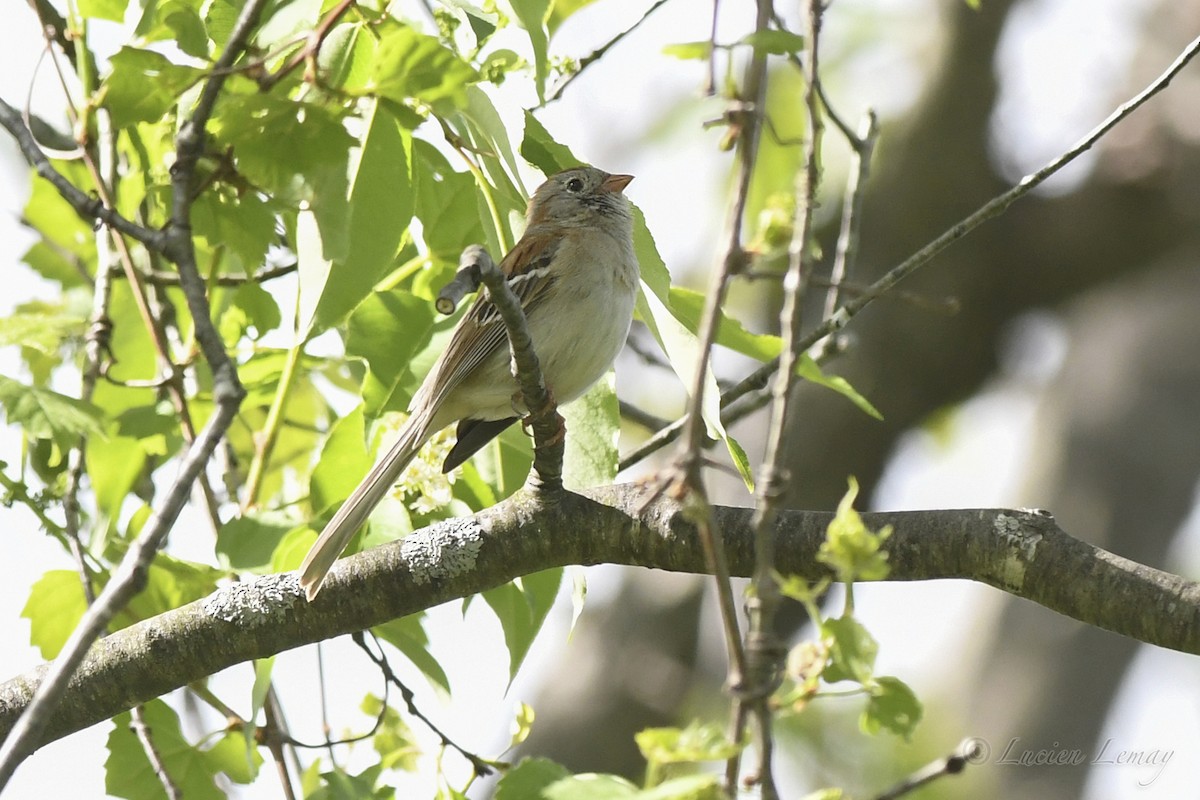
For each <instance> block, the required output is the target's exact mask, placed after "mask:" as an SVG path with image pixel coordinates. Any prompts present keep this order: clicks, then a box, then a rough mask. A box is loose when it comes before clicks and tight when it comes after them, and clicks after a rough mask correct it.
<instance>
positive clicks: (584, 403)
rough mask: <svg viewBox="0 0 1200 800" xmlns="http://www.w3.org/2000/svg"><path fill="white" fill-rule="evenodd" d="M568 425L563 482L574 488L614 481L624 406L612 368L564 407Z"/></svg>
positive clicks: (564, 417) (579, 488)
mask: <svg viewBox="0 0 1200 800" xmlns="http://www.w3.org/2000/svg"><path fill="white" fill-rule="evenodd" d="M561 412H562V415H563V419H564V420H566V425H567V431H568V433H567V441H566V454H565V455H564V457H563V484H564V485H565V486H566V487H567V488H568V489H571V490H572V491H579V490H581V489H590V488H592V487H593V486H603V485H605V484H609V483H612V482H613V480H614V479H615V478H616V477H617V462H618V461H619V454H618V453H617V439H618V438H619V437H620V433H621V410H620V407H619V403H618V402H617V390H616V380H615V379H614V376H613V373H612V370H609V371H608V373H607V374H605V376H604V377H602V378H601V379H600V380H599V381H597V382H596V384H595V385H594V386H592V388H591V389H589V390H588V391H587V393H585V394H584V395H583V397H580V398H579V399H578V400H575V401H574V402H571V403H568V404H567V405H565V406H563V407H562V409H561Z"/></svg>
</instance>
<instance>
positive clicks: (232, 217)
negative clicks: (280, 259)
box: [192, 191, 275, 288]
mask: <svg viewBox="0 0 1200 800" xmlns="http://www.w3.org/2000/svg"><path fill="white" fill-rule="evenodd" d="M192 230H193V231H194V232H195V233H196V235H198V236H199V237H200V238H201V239H203V240H204V242H205V243H206V244H207V245H208V247H209V248H217V247H221V248H223V249H224V253H225V257H226V258H227V259H228V261H222V266H223V268H224V271H226V272H231V273H235V274H236V273H242V274H245V275H252V274H254V271H255V270H256V269H258V267H259V265H260V264H262V263H263V260H264V259H265V258H266V255H267V248H268V247H269V246H270V245H271V243H273V242H274V241H275V214H274V212H273V211H272V210H271V207H270V206H269V205H268V204H267V201H266V200H264V199H263V198H261V197H260V196H259V195H257V194H241V195H239V194H237V193H234V192H227V191H210V192H203V193H201V194H200V196H199V197H197V198H196V200H195V202H194V203H192ZM259 288H261V287H259Z"/></svg>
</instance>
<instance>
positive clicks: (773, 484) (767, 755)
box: [734, 0, 824, 800]
mask: <svg viewBox="0 0 1200 800" xmlns="http://www.w3.org/2000/svg"><path fill="white" fill-rule="evenodd" d="M822 11H823V8H822V0H810V2H809V4H808V14H807V19H808V25H807V31H806V33H807V36H806V44H807V49H808V61H807V65H806V75H807V77H808V86H807V88H806V90H805V93H804V106H805V112H806V116H807V118H808V136H807V138H806V141H805V146H804V169H803V170H801V172H800V174H799V175H798V186H797V191H796V195H797V197H796V208H797V212H796V216H797V219H796V223H795V225H794V227H793V236H792V244H791V247H790V248H789V252H788V269H787V275H786V277H785V278H784V281H783V289H784V299H783V308H782V309H781V310H780V312H779V327H780V331H781V333H782V339H783V342H782V349H781V352H780V356H779V359H780V360H779V370H778V371H777V372H776V373H775V382H774V386H773V387H772V390H771V413H770V419H769V422H768V427H767V442H766V452H765V455H764V457H763V465H762V469H761V472H760V474H759V478H758V481H757V489H758V491H757V495H758V496H757V497H756V498H755V507H754V517H753V520H752V522H751V525H752V526H753V528H754V576H753V577H752V578H751V586H752V587H753V588H752V591H751V592H750V595H749V597H748V598H747V600H746V611H747V615H748V617H749V631H748V632H747V634H746V657H747V663H748V665H749V669H750V672H749V675H748V676H747V681H746V685H745V687H744V689H743V693H742V695H741V696H740V697H739V698H738V700H739V703H740V704H742V705H744V707H745V708H746V710H747V711H748V712H749V713H750V714H752V715H753V716H754V718H755V720H756V722H757V726H756V728H757V736H756V737H755V738H756V742H755V743H756V745H757V746H756V750H757V753H758V766H757V769H756V772H755V781H756V782H757V783H758V785H759V788H760V791H761V792H762V796H763V798H764V800H774V799H775V798H777V797H778V796H779V792H778V789H777V788H776V786H775V779H774V775H773V772H772V770H771V757H772V753H773V748H774V738H773V735H772V717H771V710H770V708H769V707H768V703H767V699H768V698H769V697H770V696H771V694H772V693H773V692H774V691H775V689H776V688H777V687H778V685H779V680H780V675H781V669H780V668H781V660H782V658H783V656H784V655H785V653H786V650H785V648H784V647H783V646H782V644H781V643H780V642H779V641H778V639H777V637H776V635H775V631H774V625H775V614H776V611H777V609H778V607H779V600H780V594H779V586H778V585H777V584H776V582H775V521H776V519H777V517H778V514H779V503H780V501H781V500H782V498H783V493H784V491H785V489H786V488H787V484H788V478H787V474H786V472H785V468H784V463H785V460H786V457H787V453H788V450H789V446H790V445H791V441H790V437H789V436H788V425H787V419H788V411H789V406H790V400H791V397H792V392H791V389H792V384H793V382H794V381H795V380H796V375H795V373H796V363H797V362H798V361H799V359H800V356H801V354H802V353H803V350H801V349H800V348H799V347H798V341H799V339H800V334H801V330H802V328H801V313H800V312H801V301H802V299H803V295H804V287H805V277H806V272H807V271H808V253H809V252H810V247H811V240H812V228H813V214H814V212H815V210H816V205H817V188H818V186H819V185H820V180H821V176H820V165H819V163H820V153H821V135H822V132H823V130H824V123H823V121H822V119H821V112H820V107H819V105H820V103H819V101H818V99H817V85H818V82H819V81H820V61H819V53H820V49H819V46H818V45H819V42H820V32H821V14H822ZM739 718H740V719H745V714H739ZM735 733H736V737H735V739H734V741H739V740H740V739H741V735H742V732H741V731H740V730H737V731H735Z"/></svg>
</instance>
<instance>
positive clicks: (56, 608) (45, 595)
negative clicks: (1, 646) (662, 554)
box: [21, 569, 87, 660]
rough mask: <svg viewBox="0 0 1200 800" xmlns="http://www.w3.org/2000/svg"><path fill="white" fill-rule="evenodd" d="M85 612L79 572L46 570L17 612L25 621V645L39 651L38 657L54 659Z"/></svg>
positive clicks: (85, 607) (85, 602) (85, 604)
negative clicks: (27, 634)
mask: <svg viewBox="0 0 1200 800" xmlns="http://www.w3.org/2000/svg"><path fill="white" fill-rule="evenodd" d="M86 610H87V601H86V600H85V599H84V596H83V587H82V586H81V585H80V583H79V573H78V572H75V571H74V570H69V569H52V570H50V571H49V572H47V573H46V574H45V575H43V576H42V577H41V578H39V579H38V580H37V582H36V583H34V584H33V588H32V589H31V590H30V592H29V599H28V600H27V601H26V602H25V607H24V608H23V609H21V616H22V617H24V618H25V619H27V620H29V643H30V644H32V645H33V646H34V647H36V648H38V649H39V650H41V651H42V658H44V659H47V660H49V659H52V658H54V657H55V656H57V655H58V653H59V651H60V650H62V646H63V644H65V643H66V641H67V638H68V637H69V636H70V635H71V631H73V630H75V626H76V625H77V624H79V620H80V619H81V618H82V617H83V612H84V611H86Z"/></svg>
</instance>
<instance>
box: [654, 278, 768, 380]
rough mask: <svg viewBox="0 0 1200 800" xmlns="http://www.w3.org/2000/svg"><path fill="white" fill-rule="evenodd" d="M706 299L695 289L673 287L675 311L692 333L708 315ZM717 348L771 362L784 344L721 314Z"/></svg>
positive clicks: (670, 295)
mask: <svg viewBox="0 0 1200 800" xmlns="http://www.w3.org/2000/svg"><path fill="white" fill-rule="evenodd" d="M705 300H706V298H705V295H704V294H703V293H702V292H697V291H694V290H692V289H684V288H682V287H679V286H672V287H671V289H670V294H669V301H670V306H671V311H672V312H673V313H674V314H675V317H676V318H677V319H678V320H679V321H680V322H682V323H683V324H684V326H686V327H687V329H688V330H689V331H691V332H692V333H696V332H698V331H699V330H700V318H701V317H702V316H703V315H704V306H705ZM716 341H717V344H719V345H721V346H722V347H728V348H729V349H730V350H733V351H734V352H736V353H741V354H742V355H744V356H749V357H750V358H754V359H757V360H759V361H770V360H771V359H773V358H775V357H776V356H778V355H779V353H780V350H781V348H782V342H781V340H780V338H779V337H778V336H772V335H770V334H766V333H762V334H756V333H751V332H750V331H748V330H746V328H745V326H743V325H742V323H741V322H740V321H739V320H736V319H734V318H733V317H730V316H729V315H728V314H726V313H725V311H724V309H722V310H721V315H720V317H719V319H718V321H717V340H716Z"/></svg>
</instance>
